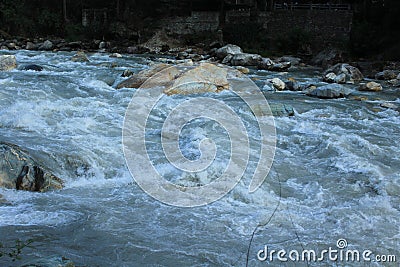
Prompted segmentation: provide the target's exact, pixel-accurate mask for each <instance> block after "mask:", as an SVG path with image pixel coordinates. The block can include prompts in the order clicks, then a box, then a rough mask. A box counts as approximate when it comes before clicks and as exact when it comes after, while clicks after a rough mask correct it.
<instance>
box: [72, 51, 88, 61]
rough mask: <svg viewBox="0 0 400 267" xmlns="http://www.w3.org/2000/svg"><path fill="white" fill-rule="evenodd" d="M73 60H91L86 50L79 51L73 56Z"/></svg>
mask: <svg viewBox="0 0 400 267" xmlns="http://www.w3.org/2000/svg"><path fill="white" fill-rule="evenodd" d="M71 61H73V62H89V59H88V57H87V56H86V54H85V53H84V52H82V51H79V52H77V53H76V54H75V55H74V56H73V57H72V58H71Z"/></svg>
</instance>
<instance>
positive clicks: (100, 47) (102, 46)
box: [99, 41, 107, 49]
mask: <svg viewBox="0 0 400 267" xmlns="http://www.w3.org/2000/svg"><path fill="white" fill-rule="evenodd" d="M105 48H107V43H106V42H104V41H101V42H100V44H99V49H105Z"/></svg>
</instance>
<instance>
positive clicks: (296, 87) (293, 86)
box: [285, 81, 302, 91]
mask: <svg viewBox="0 0 400 267" xmlns="http://www.w3.org/2000/svg"><path fill="white" fill-rule="evenodd" d="M285 85H286V87H285V89H286V90H289V91H301V90H302V87H301V86H300V84H299V83H298V82H296V81H287V82H285Z"/></svg>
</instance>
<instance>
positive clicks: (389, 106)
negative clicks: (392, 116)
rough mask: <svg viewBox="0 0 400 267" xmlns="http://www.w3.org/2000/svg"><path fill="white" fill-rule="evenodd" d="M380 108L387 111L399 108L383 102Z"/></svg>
mask: <svg viewBox="0 0 400 267" xmlns="http://www.w3.org/2000/svg"><path fill="white" fill-rule="evenodd" d="M380 106H381V107H383V108H388V109H398V108H399V106H398V105H396V104H393V103H390V102H383V103H381V104H380Z"/></svg>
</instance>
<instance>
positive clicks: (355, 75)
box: [324, 63, 364, 83]
mask: <svg viewBox="0 0 400 267" xmlns="http://www.w3.org/2000/svg"><path fill="white" fill-rule="evenodd" d="M332 73H333V74H335V75H336V76H335V77H333V75H332ZM327 76H329V77H327ZM324 79H326V80H327V81H328V79H329V80H333V81H330V82H338V83H356V82H360V81H361V80H362V79H364V76H363V75H362V73H361V71H360V70H359V69H358V68H356V67H354V66H351V65H349V64H342V63H339V64H336V65H335V66H333V67H331V68H329V69H328V70H326V72H325V78H324Z"/></svg>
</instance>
